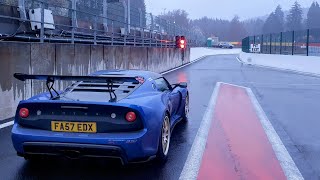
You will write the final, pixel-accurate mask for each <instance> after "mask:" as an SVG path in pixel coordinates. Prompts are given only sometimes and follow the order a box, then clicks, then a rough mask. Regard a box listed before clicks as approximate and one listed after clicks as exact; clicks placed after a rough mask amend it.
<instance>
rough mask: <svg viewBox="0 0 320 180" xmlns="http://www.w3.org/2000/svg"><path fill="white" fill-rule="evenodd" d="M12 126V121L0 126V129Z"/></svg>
mask: <svg viewBox="0 0 320 180" xmlns="http://www.w3.org/2000/svg"><path fill="white" fill-rule="evenodd" d="M12 125H13V121H9V122H6V123H3V124H0V129H2V128H5V127H8V126H12Z"/></svg>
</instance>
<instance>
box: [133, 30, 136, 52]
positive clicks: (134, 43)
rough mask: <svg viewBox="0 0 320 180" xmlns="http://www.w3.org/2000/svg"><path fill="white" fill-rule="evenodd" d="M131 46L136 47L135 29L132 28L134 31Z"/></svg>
mask: <svg viewBox="0 0 320 180" xmlns="http://www.w3.org/2000/svg"><path fill="white" fill-rule="evenodd" d="M133 46H134V47H135V46H136V28H134V31H133Z"/></svg>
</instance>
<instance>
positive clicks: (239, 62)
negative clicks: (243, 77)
mask: <svg viewBox="0 0 320 180" xmlns="http://www.w3.org/2000/svg"><path fill="white" fill-rule="evenodd" d="M236 59H237V60H238V61H239V63H241V64H244V62H243V61H241V59H240V58H239V57H236Z"/></svg>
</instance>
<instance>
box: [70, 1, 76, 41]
mask: <svg viewBox="0 0 320 180" xmlns="http://www.w3.org/2000/svg"><path fill="white" fill-rule="evenodd" d="M71 9H72V27H71V43H72V44H74V28H75V26H76V0H72V8H71Z"/></svg>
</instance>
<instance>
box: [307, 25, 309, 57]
mask: <svg viewBox="0 0 320 180" xmlns="http://www.w3.org/2000/svg"><path fill="white" fill-rule="evenodd" d="M309 44H310V29H308V30H307V56H309Z"/></svg>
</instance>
